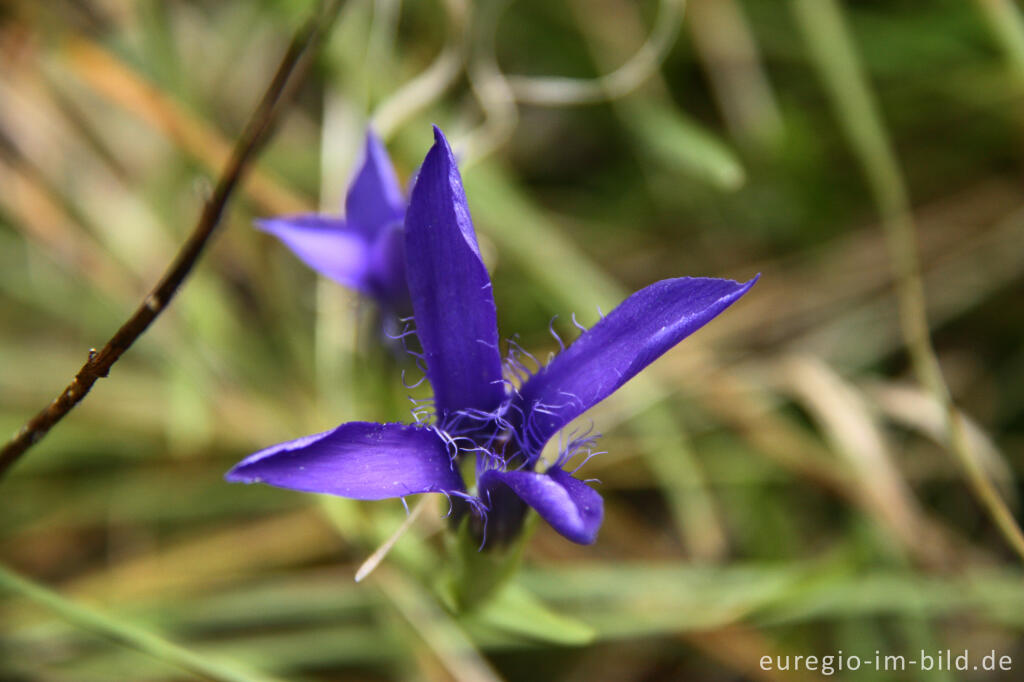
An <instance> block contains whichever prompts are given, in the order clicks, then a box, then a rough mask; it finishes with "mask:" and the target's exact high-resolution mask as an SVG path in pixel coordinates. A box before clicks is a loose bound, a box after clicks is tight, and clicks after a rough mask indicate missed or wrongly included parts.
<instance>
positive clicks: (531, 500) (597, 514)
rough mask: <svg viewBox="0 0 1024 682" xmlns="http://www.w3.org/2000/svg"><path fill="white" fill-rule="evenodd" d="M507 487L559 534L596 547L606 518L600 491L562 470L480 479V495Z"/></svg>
mask: <svg viewBox="0 0 1024 682" xmlns="http://www.w3.org/2000/svg"><path fill="white" fill-rule="evenodd" d="M499 485H505V486H507V487H508V488H509V489H510V490H512V492H514V493H515V494H516V495H518V496H519V497H520V499H522V500H523V502H525V503H527V504H528V505H530V506H531V507H533V508H534V509H536V510H537V513H538V514H540V517H541V518H542V519H544V520H545V521H547V522H548V523H549V524H551V527H552V528H554V529H555V530H556V531H558V532H559V533H561V534H562V535H564V536H565V537H567V538H568V539H570V540H572V541H573V542H578V543H579V544H581V545H589V544H592V543H593V542H594V541H595V540H596V539H597V531H598V529H599V528H600V527H601V521H602V520H603V519H604V500H602V499H601V495H600V494H598V492H597V491H596V490H594V489H593V488H591V487H590V486H589V485H587V484H586V483H584V482H583V481H581V480H579V479H577V478H574V477H572V476H571V475H569V474H567V473H566V472H564V471H562V470H561V469H559V468H557V467H556V468H552V469H549V470H548V471H546V472H544V473H542V474H540V473H536V472H534V471H526V470H518V471H504V472H503V471H497V470H492V471H487V472H485V473H484V474H483V475H482V476H481V477H480V480H479V486H480V495H481V497H482V498H483V499H484V502H485V503H486V501H487V492H488V491H489V490H493V489H494V488H495V487H496V486H499Z"/></svg>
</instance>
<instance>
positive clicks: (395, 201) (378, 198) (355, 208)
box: [345, 131, 405, 236]
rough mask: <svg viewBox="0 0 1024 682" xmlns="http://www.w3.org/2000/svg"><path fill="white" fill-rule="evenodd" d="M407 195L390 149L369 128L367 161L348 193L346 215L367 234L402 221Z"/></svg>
mask: <svg viewBox="0 0 1024 682" xmlns="http://www.w3.org/2000/svg"><path fill="white" fill-rule="evenodd" d="M404 213H405V198H404V197H403V196H402V188H401V186H400V185H399V184H398V177H397V176H396V175H395V169H394V168H393V167H392V165H391V160H390V159H389V158H388V153H387V150H385V149H384V145H383V144H382V143H381V141H380V139H378V137H377V136H376V135H374V133H373V131H367V133H366V144H365V146H364V149H363V161H362V164H361V165H360V166H359V170H357V171H356V175H355V177H354V178H352V184H350V185H349V188H348V194H347V195H346V196H345V218H346V219H347V220H348V221H349V222H350V223H351V224H352V227H353V228H354V229H357V230H361V231H363V233H364V234H366V235H367V236H370V235H373V234H375V233H376V232H377V231H378V230H380V229H381V228H383V227H385V226H387V225H389V224H391V223H394V222H401V220H402V216H403V214H404Z"/></svg>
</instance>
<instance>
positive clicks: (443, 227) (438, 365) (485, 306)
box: [405, 128, 505, 420]
mask: <svg viewBox="0 0 1024 682" xmlns="http://www.w3.org/2000/svg"><path fill="white" fill-rule="evenodd" d="M434 138H435V143H434V146H433V147H431V149H430V151H429V152H428V153H427V157H426V159H424V161H423V165H422V166H421V167H420V172H419V176H418V179H417V181H416V186H415V187H414V188H413V190H412V196H411V197H410V198H409V209H408V211H407V213H406V217H405V258H406V277H407V279H408V282H409V294H410V296H411V298H412V307H413V315H414V317H415V318H416V335H417V337H419V340H420V343H421V344H422V346H423V352H424V356H425V359H426V362H427V377H428V378H429V379H430V383H431V385H432V386H433V388H434V404H435V408H436V409H437V412H438V415H439V417H440V418H441V419H442V420H443V419H444V417H445V415H446V414H449V413H451V412H454V411H456V410H460V409H463V408H475V409H480V410H491V409H494V408H495V407H497V405H498V404H499V403H500V402H501V401H502V399H503V397H504V394H505V391H504V387H503V386H502V384H501V379H502V375H501V356H500V354H499V351H498V326H497V313H496V311H495V307H494V296H493V294H492V293H491V278H490V276H489V275H488V274H487V268H486V267H485V266H484V262H483V259H482V258H481V257H480V247H479V245H478V244H477V241H476V235H475V233H474V232H473V223H472V221H471V219H470V217H469V206H468V205H467V204H466V195H465V192H464V191H463V189H462V178H461V177H460V175H459V169H458V166H457V165H456V163H455V157H454V156H453V155H452V151H451V148H449V146H448V142H447V140H445V138H444V135H443V134H442V133H441V131H440V130H438V129H437V128H434Z"/></svg>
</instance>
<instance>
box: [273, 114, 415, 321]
mask: <svg viewBox="0 0 1024 682" xmlns="http://www.w3.org/2000/svg"><path fill="white" fill-rule="evenodd" d="M404 218H405V198H404V197H403V196H402V190H401V187H400V186H399V184H398V178H397V177H396V176H395V170H394V168H393V167H392V165H391V160H390V159H389V158H388V153H387V151H386V150H385V149H384V145H383V144H382V143H381V141H380V140H379V139H378V138H377V136H376V135H374V134H373V131H367V133H366V143H365V145H364V151H363V159H362V163H361V164H360V166H359V168H358V169H357V170H356V174H355V177H354V178H353V179H352V184H351V185H349V188H348V193H347V195H346V196H345V217H344V218H340V217H332V216H326V215H320V214H316V213H305V214H300V215H292V216H280V217H277V218H266V219H263V220H257V221H256V225H257V227H259V228H260V229H262V230H263V231H264V232H269V233H270V234H272V235H274V236H275V237H277V238H278V239H280V240H281V241H283V242H284V243H285V244H286V245H287V246H288V247H289V248H290V249H291V250H292V251H293V252H294V253H295V255H296V256H298V257H299V258H300V259H301V260H302V261H303V262H304V263H305V264H306V265H308V266H309V267H311V268H313V269H314V270H316V271H317V272H318V273H320V274H321V275H323V276H325V277H328V278H330V279H333V280H334V281H336V282H338V283H339V284H342V285H344V286H346V287H349V288H351V289H355V290H356V291H358V292H360V293H362V294H364V295H366V296H369V297H370V298H372V299H374V300H375V301H377V303H378V304H379V305H380V306H381V307H382V308H383V309H385V310H386V311H389V312H394V313H397V314H403V313H405V312H408V301H409V291H408V288H407V287H406V284H405V256H404V253H403V237H402V221H403V219H404Z"/></svg>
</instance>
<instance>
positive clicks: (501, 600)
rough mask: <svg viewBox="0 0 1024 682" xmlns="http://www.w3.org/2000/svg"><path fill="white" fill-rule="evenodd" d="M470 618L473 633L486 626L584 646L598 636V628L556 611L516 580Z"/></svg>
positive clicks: (560, 642) (555, 641) (537, 638)
mask: <svg viewBox="0 0 1024 682" xmlns="http://www.w3.org/2000/svg"><path fill="white" fill-rule="evenodd" d="M466 621H467V624H469V627H468V628H467V629H468V630H470V631H471V632H474V631H476V629H477V626H480V625H482V626H485V627H492V628H496V629H498V630H501V631H503V632H508V633H511V634H514V635H519V636H523V637H528V638H530V639H534V640H540V641H542V642H549V643H552V644H564V645H575V646H582V645H584V644H589V643H590V642H592V641H593V640H594V638H595V637H596V636H597V632H596V631H595V630H594V628H592V627H590V626H589V625H587V624H586V623H584V622H582V621H580V620H577V619H575V618H572V617H570V616H566V615H563V614H561V613H558V612H556V611H554V610H552V609H551V608H550V607H549V606H548V605H547V604H545V603H544V602H542V601H541V600H540V599H538V598H537V597H536V596H535V595H534V594H533V593H532V592H530V591H529V590H527V589H526V588H525V587H523V586H522V585H519V584H517V583H514V582H513V583H507V584H506V585H505V586H504V587H503V588H502V589H501V590H499V591H498V592H497V593H496V594H495V595H494V596H493V597H492V598H491V599H490V600H488V601H487V602H486V603H485V604H484V605H483V606H481V608H480V609H478V610H476V611H474V612H473V613H472V614H470V615H469V616H468V617H467V618H466Z"/></svg>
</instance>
